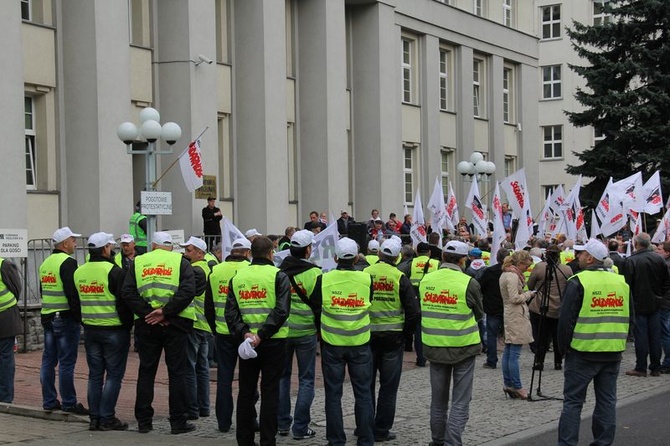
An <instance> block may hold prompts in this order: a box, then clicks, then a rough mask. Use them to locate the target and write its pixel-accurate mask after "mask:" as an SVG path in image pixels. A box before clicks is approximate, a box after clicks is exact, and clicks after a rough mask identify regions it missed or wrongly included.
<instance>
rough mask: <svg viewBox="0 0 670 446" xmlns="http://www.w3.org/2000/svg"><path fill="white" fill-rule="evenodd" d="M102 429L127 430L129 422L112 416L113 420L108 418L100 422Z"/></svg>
mask: <svg viewBox="0 0 670 446" xmlns="http://www.w3.org/2000/svg"><path fill="white" fill-rule="evenodd" d="M100 430H101V431H127V430H128V423H124V422H123V421H121V420H119V419H118V418H112V419H111V420H107V421H105V422H104V423H100Z"/></svg>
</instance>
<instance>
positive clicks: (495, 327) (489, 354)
mask: <svg viewBox="0 0 670 446" xmlns="http://www.w3.org/2000/svg"><path fill="white" fill-rule="evenodd" d="M502 324H503V317H502V314H487V315H486V363H487V364H488V365H491V366H493V367H495V366H496V365H497V364H498V333H500V329H501V328H502Z"/></svg>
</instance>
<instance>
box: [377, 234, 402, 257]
mask: <svg viewBox="0 0 670 446" xmlns="http://www.w3.org/2000/svg"><path fill="white" fill-rule="evenodd" d="M401 248H402V244H401V243H400V242H399V241H397V240H396V239H393V238H390V239H387V240H384V242H383V243H382V246H381V250H382V254H384V255H387V256H389V257H398V255H399V254H400V249H401Z"/></svg>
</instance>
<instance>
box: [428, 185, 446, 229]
mask: <svg viewBox="0 0 670 446" xmlns="http://www.w3.org/2000/svg"><path fill="white" fill-rule="evenodd" d="M426 207H427V208H428V209H429V210H430V212H432V214H433V216H432V218H431V226H432V228H433V231H434V232H438V233H440V232H442V231H441V229H442V228H443V227H444V225H445V220H446V218H447V212H446V206H445V204H444V194H443V193H442V184H441V183H440V179H439V177H438V178H435V187H434V188H433V194H432V195H431V196H430V200H429V201H428V206H426Z"/></svg>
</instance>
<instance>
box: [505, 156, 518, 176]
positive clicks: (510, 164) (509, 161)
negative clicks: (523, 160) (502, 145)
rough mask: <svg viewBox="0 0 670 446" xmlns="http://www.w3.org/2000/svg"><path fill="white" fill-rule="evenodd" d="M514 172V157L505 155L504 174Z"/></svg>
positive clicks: (507, 174) (508, 174)
mask: <svg viewBox="0 0 670 446" xmlns="http://www.w3.org/2000/svg"><path fill="white" fill-rule="evenodd" d="M514 172H516V157H515V156H509V155H506V156H505V176H506V177H508V176H510V175H512V174H513V173H514Z"/></svg>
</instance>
